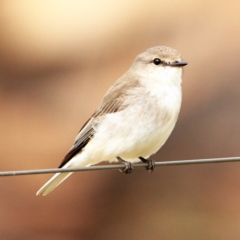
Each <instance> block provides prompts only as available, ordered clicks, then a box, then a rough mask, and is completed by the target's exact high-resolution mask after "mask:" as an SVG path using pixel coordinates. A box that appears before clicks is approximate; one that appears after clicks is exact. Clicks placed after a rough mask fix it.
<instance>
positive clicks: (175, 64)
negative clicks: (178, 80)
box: [170, 61, 188, 67]
mask: <svg viewBox="0 0 240 240" xmlns="http://www.w3.org/2000/svg"><path fill="white" fill-rule="evenodd" d="M187 64H188V63H187V62H185V61H176V62H174V63H171V64H170V66H172V67H183V66H186V65H187Z"/></svg>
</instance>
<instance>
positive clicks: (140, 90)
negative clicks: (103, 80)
mask: <svg viewBox="0 0 240 240" xmlns="http://www.w3.org/2000/svg"><path fill="white" fill-rule="evenodd" d="M187 64H188V63H187V62H185V61H183V60H182V59H181V57H180V54H179V53H178V51H177V50H175V49H172V48H170V47H165V46H155V47H152V48H149V49H147V50H146V51H144V52H143V53H141V54H139V55H138V56H137V57H136V58H135V59H134V61H133V64H132V65H131V67H130V68H129V70H128V71H127V72H126V73H125V74H124V75H123V76H122V77H120V78H119V79H118V80H117V81H116V82H115V83H114V84H113V85H112V86H111V87H110V89H109V90H108V91H107V93H106V94H105V96H104V97H103V99H102V101H101V103H100V105H99V107H98V108H97V110H96V111H95V112H94V113H93V115H92V116H91V117H90V118H89V120H88V121H87V122H86V123H85V124H84V125H83V126H82V128H81V130H80V131H79V133H78V134H77V137H76V139H75V142H74V144H73V146H72V148H71V149H70V151H69V152H68V153H67V155H66V156H65V157H64V159H63V161H62V163H61V164H60V166H59V168H63V169H67V168H73V167H89V166H91V165H94V164H97V163H100V162H102V161H108V162H110V163H113V162H120V163H123V164H124V165H125V168H124V169H123V170H122V172H125V173H126V174H129V173H131V172H132V169H133V163H135V162H139V161H142V162H144V163H147V164H148V165H147V167H146V169H147V170H148V171H149V172H152V171H153V170H154V167H155V162H154V161H153V160H151V159H149V157H150V156H151V155H152V154H154V153H156V152H157V151H158V150H159V149H160V148H161V147H162V146H163V144H164V143H165V142H166V140H167V139H168V137H169V136H170V134H171V132H172V130H173V128H174V126H175V124H176V122H177V119H178V115H179V111H180V107H181V102H182V89H181V83H182V70H183V69H182V68H183V67H184V66H185V65H187ZM71 174H72V172H64V173H56V174H55V175H54V176H53V177H52V178H51V179H50V180H49V181H47V182H46V183H45V184H44V185H43V186H42V187H41V188H40V189H39V191H38V192H37V193H36V195H43V196H45V195H47V194H48V193H50V192H51V191H52V190H53V189H55V188H56V187H57V186H58V185H59V184H60V183H62V182H63V181H64V180H65V179H66V178H67V177H69V176H70V175H71Z"/></svg>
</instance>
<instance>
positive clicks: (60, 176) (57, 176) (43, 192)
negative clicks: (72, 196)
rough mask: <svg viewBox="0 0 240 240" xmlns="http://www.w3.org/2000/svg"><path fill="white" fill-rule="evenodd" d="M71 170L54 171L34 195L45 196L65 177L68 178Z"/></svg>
mask: <svg viewBox="0 0 240 240" xmlns="http://www.w3.org/2000/svg"><path fill="white" fill-rule="evenodd" d="M71 174H72V172H70V173H69V172H68V173H56V174H55V175H54V176H53V177H52V178H51V179H50V180H48V181H47V182H46V183H45V184H44V185H43V186H42V187H41V188H40V189H39V190H38V192H37V193H36V195H42V196H46V195H47V194H48V193H50V192H51V191H52V190H53V189H54V188H56V187H57V186H58V185H59V184H60V183H62V182H63V181H64V180H65V179H66V178H68V177H69V176H70V175H71Z"/></svg>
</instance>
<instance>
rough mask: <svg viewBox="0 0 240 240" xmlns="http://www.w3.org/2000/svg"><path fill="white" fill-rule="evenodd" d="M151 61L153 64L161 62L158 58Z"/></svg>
mask: <svg viewBox="0 0 240 240" xmlns="http://www.w3.org/2000/svg"><path fill="white" fill-rule="evenodd" d="M153 63H154V64H155V65H159V64H161V63H162V61H161V60H160V59H159V58H154V59H153Z"/></svg>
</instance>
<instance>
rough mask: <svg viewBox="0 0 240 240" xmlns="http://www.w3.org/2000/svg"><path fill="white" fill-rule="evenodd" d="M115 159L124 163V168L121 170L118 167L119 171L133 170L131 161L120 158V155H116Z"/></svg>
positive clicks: (127, 172) (129, 171)
mask: <svg viewBox="0 0 240 240" xmlns="http://www.w3.org/2000/svg"><path fill="white" fill-rule="evenodd" d="M116 158H117V160H118V161H119V162H120V163H123V164H124V165H125V168H124V169H123V170H121V169H119V171H120V172H125V173H126V174H130V173H131V172H132V170H133V166H132V163H131V162H127V161H125V160H123V159H122V158H120V157H116Z"/></svg>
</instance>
